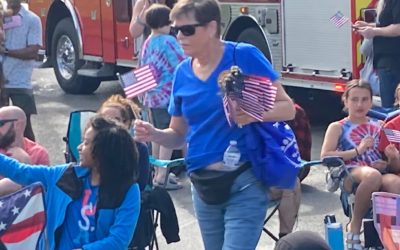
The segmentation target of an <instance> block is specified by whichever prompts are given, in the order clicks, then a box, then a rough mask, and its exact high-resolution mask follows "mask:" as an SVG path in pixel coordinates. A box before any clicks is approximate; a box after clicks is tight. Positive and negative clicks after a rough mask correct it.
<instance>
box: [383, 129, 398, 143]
mask: <svg viewBox="0 0 400 250" xmlns="http://www.w3.org/2000/svg"><path fill="white" fill-rule="evenodd" d="M383 131H384V132H385V135H386V137H387V139H388V141H389V142H391V143H400V131H398V130H394V129H389V128H385V129H383Z"/></svg>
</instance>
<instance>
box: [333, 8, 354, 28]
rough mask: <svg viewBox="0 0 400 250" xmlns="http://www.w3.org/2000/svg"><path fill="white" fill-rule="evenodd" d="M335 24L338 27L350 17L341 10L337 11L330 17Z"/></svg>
mask: <svg viewBox="0 0 400 250" xmlns="http://www.w3.org/2000/svg"><path fill="white" fill-rule="evenodd" d="M329 20H330V21H331V22H332V23H333V25H335V26H336V27H337V28H340V27H342V26H343V25H344V24H345V23H347V22H348V21H349V20H350V19H349V18H348V17H346V16H345V15H343V13H342V12H341V11H338V12H336V13H335V14H334V15H333V16H331V18H330V19H329Z"/></svg>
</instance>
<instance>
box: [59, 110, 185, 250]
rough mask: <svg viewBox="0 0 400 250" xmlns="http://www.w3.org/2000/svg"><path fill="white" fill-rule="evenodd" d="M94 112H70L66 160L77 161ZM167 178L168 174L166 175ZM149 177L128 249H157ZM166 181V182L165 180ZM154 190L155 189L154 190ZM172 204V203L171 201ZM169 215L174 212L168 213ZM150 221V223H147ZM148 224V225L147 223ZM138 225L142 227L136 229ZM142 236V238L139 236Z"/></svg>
mask: <svg viewBox="0 0 400 250" xmlns="http://www.w3.org/2000/svg"><path fill="white" fill-rule="evenodd" d="M95 114H96V112H94V111H92V110H82V111H73V112H71V113H70V119H69V123H68V130H67V135H66V136H65V137H64V138H63V140H64V141H65V143H66V149H65V152H64V156H65V160H66V162H67V163H68V162H78V161H79V152H78V149H77V148H78V145H79V144H80V143H81V141H82V136H83V132H84V130H85V127H86V124H87V122H88V121H89V120H90V118H91V117H93V116H94V115H95ZM149 162H150V164H151V165H152V166H153V167H163V168H167V169H170V168H173V167H175V166H179V165H182V164H183V159H176V160H172V161H165V160H158V159H155V158H153V157H149ZM166 178H168V176H167V177H166ZM151 183H152V182H151V178H150V180H149V184H148V185H147V187H146V188H145V189H144V190H141V192H142V195H141V196H142V210H141V212H140V216H139V221H138V226H137V228H136V231H135V236H134V239H135V240H133V241H132V243H131V245H130V247H129V249H132V250H133V249H139V250H140V249H144V248H145V247H149V249H153V248H154V247H155V249H159V248H158V241H157V237H156V229H157V227H158V225H159V223H158V221H159V220H160V212H159V211H158V210H154V209H153V208H152V206H151V204H152V202H153V201H152V200H151V199H154V198H152V197H154V196H152V192H153V191H154V189H153V187H152V185H151ZM165 183H166V182H165ZM154 192H155V191H154ZM157 192H158V193H159V194H160V193H161V195H163V196H164V197H167V200H168V197H169V199H170V201H171V203H172V200H171V198H170V196H169V194H168V192H167V191H165V190H157ZM172 206H173V203H172ZM169 216H171V217H173V216H175V217H176V214H171V215H169ZM149 221H150V223H148V222H149ZM149 224H150V225H149ZM139 226H142V227H143V228H140V230H139V229H138V227H139ZM139 231H140V233H139V234H140V236H139V237H136V234H137V233H138V232H139ZM140 237H144V238H140Z"/></svg>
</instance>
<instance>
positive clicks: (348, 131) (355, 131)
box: [338, 118, 382, 167]
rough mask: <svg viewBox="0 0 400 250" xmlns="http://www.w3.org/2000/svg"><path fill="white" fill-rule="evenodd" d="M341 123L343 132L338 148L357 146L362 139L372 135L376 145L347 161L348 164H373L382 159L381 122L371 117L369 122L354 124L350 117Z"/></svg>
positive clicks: (344, 149)
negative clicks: (380, 142) (380, 149)
mask: <svg viewBox="0 0 400 250" xmlns="http://www.w3.org/2000/svg"><path fill="white" fill-rule="evenodd" d="M339 123H340V124H341V125H342V134H341V136H340V138H339V144H338V145H339V146H338V150H340V151H346V150H351V149H354V148H356V147H357V146H358V145H360V143H361V140H362V139H364V138H366V137H368V136H371V137H373V138H374V146H373V148H371V149H368V150H367V151H365V152H364V153H363V154H360V155H359V156H356V157H354V158H352V159H350V160H347V161H345V163H346V166H348V167H354V166H371V164H372V163H374V162H376V161H377V160H380V159H382V155H381V153H380V152H379V150H378V144H379V131H380V129H381V122H380V121H378V120H375V119H371V118H369V121H368V122H367V123H363V124H353V123H352V122H351V121H350V119H348V118H344V119H342V120H341V121H339Z"/></svg>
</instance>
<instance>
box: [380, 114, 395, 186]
mask: <svg viewBox="0 0 400 250" xmlns="http://www.w3.org/2000/svg"><path fill="white" fill-rule="evenodd" d="M384 128H385V129H386V128H387V129H393V130H400V116H397V117H395V118H393V119H392V120H390V121H389V122H387V123H386V124H385V125H384ZM379 150H380V151H381V152H384V154H385V156H386V157H387V160H388V167H387V171H388V172H389V173H393V174H395V175H388V176H387V177H386V178H387V181H385V182H384V183H383V188H382V189H383V190H384V191H386V192H389V193H396V194H400V177H399V174H400V154H399V150H400V143H397V142H389V140H388V138H387V136H386V135H385V132H384V130H382V131H381V133H380V141H379Z"/></svg>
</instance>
